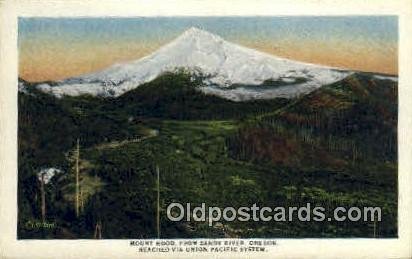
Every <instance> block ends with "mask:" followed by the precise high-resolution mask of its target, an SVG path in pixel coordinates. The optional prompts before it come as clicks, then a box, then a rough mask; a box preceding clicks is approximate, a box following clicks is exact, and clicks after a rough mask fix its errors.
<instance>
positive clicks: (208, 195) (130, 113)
mask: <svg viewBox="0 0 412 259" xmlns="http://www.w3.org/2000/svg"><path fill="white" fill-rule="evenodd" d="M21 82H22V83H24V84H25V86H26V87H25V89H26V91H25V92H19V96H18V98H19V99H18V109H19V118H18V119H19V121H18V123H19V124H18V147H19V150H18V159H19V161H18V162H19V163H18V167H19V168H18V169H19V171H18V174H19V175H18V238H20V239H27V238H28V239H52V238H61V239H76V238H82V239H83V238H84V239H88V238H107V239H111V238H116V239H121V238H156V237H157V236H158V234H159V233H158V232H160V237H161V238H191V237H197V238H203V237H206V238H219V237H231V238H252V237H260V238H265V237H285V238H296V237H302V238H303V237H325V238H333V237H378V238H381V237H396V236H397V114H398V112H397V109H398V97H397V83H396V82H394V81H391V80H382V79H377V78H375V77H373V75H370V74H366V73H354V74H352V75H350V76H348V77H347V78H345V79H344V80H342V81H339V82H336V83H333V84H330V85H325V86H323V87H321V88H319V89H317V90H315V91H313V92H311V93H310V94H308V95H305V96H301V97H297V98H294V99H282V98H276V99H271V100H254V101H244V102H234V101H229V100H226V99H222V98H220V97H217V96H212V95H205V94H204V93H202V92H201V91H199V89H198V88H199V87H202V80H200V79H199V80H193V78H192V76H191V75H190V74H187V73H184V72H179V73H166V74H164V75H162V76H160V77H158V78H157V79H155V80H153V81H151V82H149V83H146V84H144V85H141V86H139V87H137V88H136V89H134V90H132V91H129V92H127V93H125V94H123V95H121V96H119V97H117V98H103V97H92V96H80V97H69V96H66V97H63V98H56V97H54V96H52V95H48V94H45V93H42V92H40V91H38V90H36V88H35V86H36V84H34V83H29V82H24V81H22V80H21ZM234 87H235V86H234ZM264 87H277V83H276V82H266V85H265V86H264ZM77 141H78V143H77ZM44 168H58V169H60V170H61V173H56V175H54V176H53V177H52V178H51V180H50V182H48V183H47V184H42V182H41V181H40V180H39V178H38V173H39V172H40V171H41V170H42V169H44ZM157 169H158V171H159V193H160V204H159V209H160V230H158V229H157V222H156V216H157V192H158V188H157V180H158V178H157V172H156V170H157ZM76 170H77V173H78V177H79V179H77V185H76ZM78 194H79V195H78ZM76 198H78V199H79V200H78V201H76ZM171 202H180V203H188V202H190V203H192V204H193V205H196V204H197V205H200V204H201V203H206V204H207V205H208V206H217V207H221V208H223V207H226V206H233V207H241V206H251V205H252V204H254V203H256V204H258V205H260V206H273V207H275V206H305V205H306V203H308V202H309V203H311V204H312V205H314V206H324V207H326V208H334V207H337V206H344V207H350V206H357V207H363V206H371V207H381V208H382V221H380V222H364V221H360V222H348V221H344V222H335V221H331V222H314V221H310V222H299V221H297V220H295V221H293V222H288V221H286V222H276V221H270V222H254V221H250V222H239V221H234V222H223V221H222V222H219V223H217V224H215V225H213V227H209V226H208V224H207V222H205V223H204V222H172V221H170V220H168V219H167V217H166V207H167V205H168V204H170V203H171ZM76 204H78V207H76ZM76 209H78V211H76ZM39 222H40V223H43V225H42V226H40V227H39V224H37V223H39ZM45 223H47V224H45ZM36 224H37V225H36Z"/></svg>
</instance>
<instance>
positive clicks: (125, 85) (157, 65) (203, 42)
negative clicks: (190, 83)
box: [39, 27, 349, 101]
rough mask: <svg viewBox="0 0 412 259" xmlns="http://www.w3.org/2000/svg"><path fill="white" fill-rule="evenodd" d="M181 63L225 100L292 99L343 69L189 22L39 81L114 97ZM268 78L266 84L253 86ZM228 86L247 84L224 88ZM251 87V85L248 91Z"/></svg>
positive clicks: (60, 89)
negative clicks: (136, 55)
mask: <svg viewBox="0 0 412 259" xmlns="http://www.w3.org/2000/svg"><path fill="white" fill-rule="evenodd" d="M177 68H185V69H187V70H188V71H191V72H193V73H195V74H196V73H199V71H200V73H201V74H202V75H205V76H206V78H205V79H204V83H205V87H204V88H202V91H204V92H205V93H209V94H215V95H218V96H222V97H224V98H227V99H231V100H236V101H238V100H248V99H265V98H266V99H268V98H274V97H286V98H293V97H295V96H297V95H300V94H305V93H308V92H310V91H312V90H314V89H316V88H318V87H320V86H322V85H324V84H329V83H332V82H336V81H338V80H341V79H342V78H344V77H346V76H347V75H348V74H349V72H348V71H341V70H337V69H335V68H330V67H324V66H318V65H314V64H307V63H302V62H298V61H293V60H288V59H284V58H280V57H277V56H273V55H270V54H267V53H262V52H259V51H257V50H255V49H250V48H247V47H244V46H240V45H237V44H235V43H231V42H228V41H226V40H224V39H223V38H221V37H220V36H218V35H215V34H213V33H210V32H208V31H205V30H203V29H199V28H197V27H190V28H188V29H187V30H185V31H184V32H183V33H182V34H181V35H180V36H178V37H177V38H176V39H174V40H173V41H171V42H169V43H168V44H166V45H164V46H162V47H161V48H159V49H158V50H157V51H155V52H153V53H151V54H150V55H148V56H146V57H143V58H141V59H138V60H134V61H131V62H128V63H123V64H116V65H113V66H111V67H109V68H107V69H105V70H102V71H99V72H95V73H91V74H86V75H83V76H80V77H77V78H69V79H67V80H64V81H62V82H59V84H58V86H53V87H52V86H50V85H47V84H46V85H42V86H39V87H40V88H41V89H42V90H44V91H46V92H52V93H54V94H56V95H57V96H61V95H80V94H93V95H103V96H119V95H121V94H123V93H125V92H127V91H129V90H131V89H134V88H136V87H138V86H139V85H141V84H144V83H146V82H149V81H151V80H153V79H155V78H156V77H158V76H159V75H161V74H162V73H164V72H168V71H172V72H173V71H176V69H177ZM268 80H269V81H270V82H274V83H273V84H274V86H273V87H268V89H265V88H262V87H259V85H261V84H263V83H264V82H266V81H268ZM232 85H241V86H248V87H236V88H235V89H232V88H230V87H229V86H232ZM251 87H252V88H253V90H251Z"/></svg>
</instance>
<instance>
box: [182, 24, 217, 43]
mask: <svg viewBox="0 0 412 259" xmlns="http://www.w3.org/2000/svg"><path fill="white" fill-rule="evenodd" d="M182 38H183V39H185V40H187V39H201V40H207V39H210V40H214V41H222V40H223V39H222V38H221V37H220V36H218V35H216V34H213V33H211V32H208V31H206V30H202V29H199V28H198V27H190V28H189V29H187V30H185V31H184V32H183V33H182V34H181V35H180V36H179V37H178V39H182Z"/></svg>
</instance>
